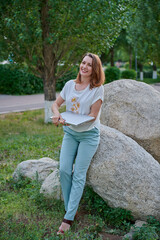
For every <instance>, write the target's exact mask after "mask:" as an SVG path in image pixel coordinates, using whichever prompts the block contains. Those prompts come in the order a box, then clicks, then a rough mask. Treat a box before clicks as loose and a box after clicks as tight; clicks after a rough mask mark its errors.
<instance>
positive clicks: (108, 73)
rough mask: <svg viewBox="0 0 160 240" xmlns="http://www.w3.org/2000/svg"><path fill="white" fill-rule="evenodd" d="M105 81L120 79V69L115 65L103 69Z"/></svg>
mask: <svg viewBox="0 0 160 240" xmlns="http://www.w3.org/2000/svg"><path fill="white" fill-rule="evenodd" d="M105 77H106V80H105V83H109V82H112V81H114V80H118V79H120V70H119V68H117V67H109V68H107V69H106V70H105Z"/></svg>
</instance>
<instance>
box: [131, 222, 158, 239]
mask: <svg viewBox="0 0 160 240" xmlns="http://www.w3.org/2000/svg"><path fill="white" fill-rule="evenodd" d="M157 239H159V237H158V234H157V233H156V228H155V227H154V226H150V225H143V226H142V227H136V228H135V229H134V233H133V240H157Z"/></svg>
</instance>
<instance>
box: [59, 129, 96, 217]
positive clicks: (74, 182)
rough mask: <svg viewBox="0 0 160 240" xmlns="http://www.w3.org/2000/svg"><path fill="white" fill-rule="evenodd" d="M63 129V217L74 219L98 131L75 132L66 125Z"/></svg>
mask: <svg viewBox="0 0 160 240" xmlns="http://www.w3.org/2000/svg"><path fill="white" fill-rule="evenodd" d="M63 129H64V133H65V134H64V138H63V142H62V148H61V154H60V182H61V187H62V193H63V198H64V204H65V210H66V214H65V216H64V218H65V219H67V220H74V216H75V214H76V211H77V209H78V205H79V202H80V199H81V197H82V194H83V189H84V186H85V182H86V173H87V170H88V168H89V165H90V162H91V160H92V158H93V156H94V154H95V152H96V150H97V147H98V144H99V140H100V133H99V130H98V129H97V128H93V129H92V130H89V131H85V132H75V131H73V130H72V129H70V128H69V127H67V126H64V127H63ZM74 162H75V165H74V171H73V164H74Z"/></svg>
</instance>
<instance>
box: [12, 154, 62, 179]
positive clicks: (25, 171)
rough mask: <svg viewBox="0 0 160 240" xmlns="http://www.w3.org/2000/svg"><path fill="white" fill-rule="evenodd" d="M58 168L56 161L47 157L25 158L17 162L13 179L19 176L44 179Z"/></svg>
mask: <svg viewBox="0 0 160 240" xmlns="http://www.w3.org/2000/svg"><path fill="white" fill-rule="evenodd" d="M57 168H58V162H57V161H55V160H53V159H51V158H48V157H44V158H40V159H38V160H27V161H23V162H21V163H20V164H18V166H17V168H16V170H15V171H14V173H13V178H14V179H15V180H18V179H19V176H23V177H28V178H31V179H32V180H33V179H36V178H37V177H38V180H39V181H44V179H45V178H46V177H47V176H48V175H49V174H50V173H52V172H53V171H54V170H55V169H57Z"/></svg>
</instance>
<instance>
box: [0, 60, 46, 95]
mask: <svg viewBox="0 0 160 240" xmlns="http://www.w3.org/2000/svg"><path fill="white" fill-rule="evenodd" d="M41 92H43V80H42V79H41V78H38V77H35V76H34V75H32V74H30V73H28V72H26V71H25V70H22V69H21V70H20V69H17V68H15V67H13V66H12V65H0V93H1V94H13V95H14V94H15V95H23V94H34V93H41Z"/></svg>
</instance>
